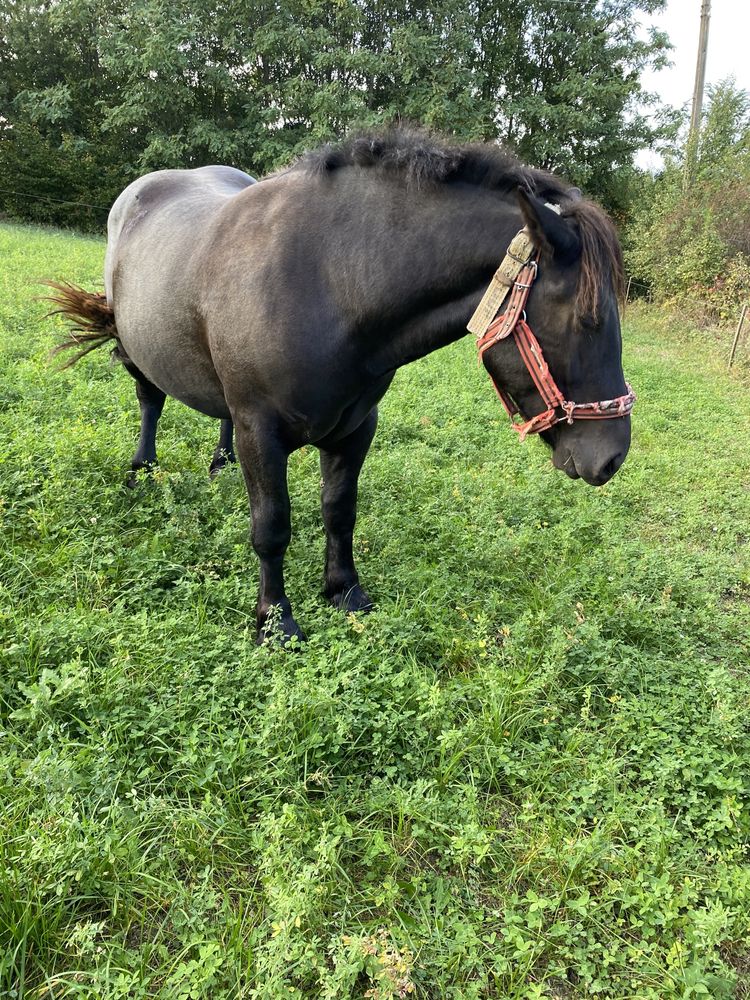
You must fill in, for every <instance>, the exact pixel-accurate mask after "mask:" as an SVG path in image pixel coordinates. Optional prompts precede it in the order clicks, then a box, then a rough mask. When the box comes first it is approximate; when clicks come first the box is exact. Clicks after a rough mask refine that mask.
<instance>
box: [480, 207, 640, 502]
mask: <svg viewBox="0 0 750 1000" xmlns="http://www.w3.org/2000/svg"><path fill="white" fill-rule="evenodd" d="M519 200H520V205H521V212H522V214H523V219H524V222H525V224H526V227H527V229H528V231H529V233H530V235H531V239H532V241H533V243H534V246H535V248H536V249H537V251H538V277H537V279H536V280H535V281H534V284H533V288H532V290H531V292H530V294H529V298H528V301H527V304H526V319H527V321H528V326H529V328H530V329H531V330H532V331H533V334H534V335H535V336H536V338H537V340H538V341H539V344H540V345H541V348H542V351H543V354H544V359H545V360H546V362H547V365H548V366H549V371H550V373H551V375H552V378H553V379H554V381H555V382H556V383H557V386H558V387H559V389H560V390H561V392H562V395H563V397H564V399H565V400H566V401H570V402H574V403H576V404H581V403H598V402H602V401H609V400H616V399H617V398H618V397H624V396H625V395H626V394H627V392H628V388H627V387H626V384H625V379H624V376H623V371H622V363H621V354H622V341H621V337H620V318H619V313H618V292H619V291H620V289H621V286H622V257H621V252H620V248H619V243H618V241H617V236H616V234H615V230H614V227H613V225H612V223H611V222H610V220H609V219H608V218H607V216H606V215H605V214H604V213H603V212H602V211H601V209H599V208H597V207H596V206H595V205H594V204H593V203H591V202H586V201H583V200H581V199H580V194H579V193H578V192H577V191H575V189H574V191H573V197H572V198H570V199H569V201H568V203H567V205H566V207H565V208H564V209H563V212H562V214H558V213H557V212H556V211H555V210H553V209H552V208H549V207H547V205H546V204H545V203H544V202H542V201H541V200H539V199H538V198H536V197H534V196H533V195H529V194H527V193H526V192H524V191H521V192H519ZM483 358H484V363H485V366H486V368H487V370H488V372H489V373H490V375H491V376H492V378H493V380H494V381H495V383H496V385H497V386H498V388H499V389H500V390H502V392H503V393H504V394H505V395H506V396H507V397H510V400H512V402H513V403H515V405H516V406H517V408H518V410H519V412H520V414H521V416H522V417H523V419H524V420H530V419H531V418H532V417H535V416H537V415H538V414H541V413H543V412H544V411H546V410H547V409H548V403H547V402H545V401H544V400H543V398H542V396H541V394H540V391H539V389H538V388H537V386H536V385H535V383H534V381H533V380H532V377H531V375H530V373H529V370H528V368H527V366H526V364H524V362H523V360H522V357H521V353H520V351H519V347H518V345H517V344H516V342H515V340H514V337H512V336H508V337H507V338H506V339H503V340H500V341H498V342H497V343H496V344H493V345H492V346H491V347H490V348H489V349H488V350H486V352H485V353H484V355H483ZM561 412H562V411H558V414H557V415H558V417H559V416H560V414H561ZM592 412H593V413H596V412H598V411H596V410H592V409H589V410H588V411H587V410H586V408H581V409H580V410H578V411H574V416H575V415H576V413H580V414H581V418H579V417H577V416H576V419H573V421H572V422H568V421H567V420H565V421H561V422H559V423H555V424H554V425H553V426H550V427H548V428H547V429H543V430H542V431H541V437H542V438H543V439H544V440H545V441H546V442H547V443H548V444H549V445H550V446H551V448H552V452H553V455H552V461H553V464H554V465H555V467H556V468H558V469H562V470H563V471H564V472H567V474H568V475H569V476H570V477H571V478H573V479H578V478H579V477H580V478H581V479H583V480H585V481H586V482H587V483H590V484H591V485H592V486H601V485H603V484H604V483H606V482H607V481H608V480H609V479H611V478H612V476H614V474H615V473H616V472H617V470H618V469H619V468H620V466H621V465H622V463H623V462H624V460H625V456H626V455H627V453H628V448H629V447H630V416H629V415H624V416H617V417H615V418H614V419H585V418H583V417H584V414H586V415H591V413H592ZM602 412H603V413H608V412H611V411H607V410H606V409H604V410H603V411H602Z"/></svg>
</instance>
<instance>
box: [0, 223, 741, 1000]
mask: <svg viewBox="0 0 750 1000" xmlns="http://www.w3.org/2000/svg"><path fill="white" fill-rule="evenodd" d="M103 252H104V247H103V244H102V243H101V242H100V241H98V240H91V239H83V238H78V237H74V236H71V235H69V234H61V233H55V232H53V231H50V230H42V229H33V228H29V227H14V226H7V225H5V226H1V227H0V259H2V261H3V265H2V269H1V270H0V437H1V439H2V446H1V447H0V481H1V482H2V507H1V508H0V517H2V526H3V546H2V551H1V553H0V588H1V592H0V660H1V661H2V670H1V671H0V811H1V815H2V830H1V832H0V838H1V839H0V997H7V998H24V997H34V998H61V997H66V998H67V997H81V998H83V997H86V998H89V997H90V998H108V1000H109V998H111V1000H115V998H139V997H160V998H165V1000H167V998H168V1000H199V998H203V997H206V998H208V997H211V998H239V997H247V998H264V1000H275V998H282V997H298V998H302V997H305V998H307V997H321V998H336V1000H349V998H351V1000H354V998H364V997H374V998H377V1000H385V998H391V997H399V996H411V995H413V996H415V997H422V998H430V1000H433V998H461V1000H472V998H476V1000H478V998H486V997H496V998H522V997H523V998H532V997H557V998H584V997H586V998H587V997H611V998H618V1000H624V998H632V1000H635V998H639V1000H640V998H644V1000H645V998H656V997H658V998H678V997H679V998H688V997H698V996H709V997H732V996H734V997H737V998H742V997H747V996H748V995H750V990H749V988H748V981H749V979H750V950H749V947H748V934H749V931H750V867H748V841H749V839H750V731H749V729H748V695H749V694H750V684H749V683H748V651H749V646H750V561H749V560H748V548H747V532H748V520H749V518H748V515H749V514H750V399H748V396H747V393H746V391H744V390H743V386H742V383H741V381H739V380H737V379H736V378H729V377H728V376H727V375H726V373H725V371H724V360H723V358H724V352H719V351H717V348H716V344H715V343H713V342H711V341H709V340H707V339H705V338H704V337H700V336H697V335H693V334H690V333H689V332H688V333H685V332H684V331H679V330H676V329H673V328H670V327H669V326H668V324H666V322H665V321H664V319H663V318H662V317H660V316H659V315H658V314H657V313H656V312H654V311H643V310H642V311H638V310H633V312H632V313H630V314H629V317H628V323H627V330H626V361H625V364H626V370H627V372H628V376H629V378H630V379H631V381H632V382H633V384H634V385H635V387H636V389H637V391H638V393H639V397H640V399H639V403H638V406H637V409H636V416H635V418H634V442H633V448H632V451H631V454H630V457H629V458H628V461H627V462H626V464H625V466H624V468H623V469H622V471H621V472H620V473H619V474H618V476H617V477H616V478H615V480H614V481H613V482H612V483H610V484H608V485H607V486H606V487H604V488H602V489H600V490H593V489H591V488H588V487H585V486H582V485H581V484H578V483H573V482H570V481H569V480H567V479H566V478H565V477H563V476H562V475H560V474H559V473H556V472H555V471H554V470H553V469H552V468H551V466H550V463H549V460H548V457H547V455H546V454H545V452H544V449H543V447H542V446H541V445H540V444H539V443H538V442H528V443H527V444H526V445H524V446H520V445H519V444H518V443H517V441H516V440H515V436H514V435H513V434H512V432H511V431H510V429H509V427H508V426H507V422H506V420H505V418H504V414H503V413H502V411H501V408H500V407H499V406H498V404H497V401H496V399H495V397H494V393H493V392H492V390H491V387H490V386H489V384H488V382H487V380H486V379H485V377H484V376H483V374H482V373H481V372H479V371H478V370H477V368H476V363H475V360H474V357H473V354H472V345H471V343H469V342H468V339H467V341H466V342H462V343H459V344H457V345H454V346H453V347H452V348H449V349H446V350H445V351H442V352H439V353H438V354H436V355H434V356H433V357H431V358H429V359H426V360H425V361H422V362H419V363H416V364H414V365H412V366H411V367H409V368H408V369H406V370H404V371H403V372H401V373H400V374H399V376H398V377H397V379H396V382H395V384H394V386H393V388H392V390H391V392H390V393H389V394H388V396H387V397H386V400H385V403H384V406H383V408H382V419H381V426H380V429H379V432H378V437H377V439H376V443H375V446H374V447H373V450H372V453H371V455H370V457H369V459H368V463H367V465H366V467H365V472H364V474H363V480H362V496H361V502H360V520H359V526H358V534H357V548H358V553H359V565H360V571H361V574H362V578H363V581H364V582H365V584H366V586H367V587H368V590H369V591H370V592H371V594H372V595H373V596H374V597H375V598H376V600H377V610H376V611H375V612H374V613H373V614H371V615H370V616H368V617H366V618H359V617H354V616H349V617H346V616H341V615H339V614H338V613H336V612H335V611H333V610H332V609H330V608H328V607H326V605H325V603H324V601H323V599H322V598H321V596H320V593H319V591H320V582H321V572H322V552H323V541H322V529H321V523H320V518H319V512H318V479H319V477H318V472H317V456H316V453H315V451H314V450H313V449H305V450H303V451H302V452H300V453H297V454H296V455H295V456H293V459H292V462H291V473H290V479H291V492H292V499H293V504H294V539H293V542H292V546H291V549H290V553H289V556H288V567H289V572H288V578H289V581H290V587H291V590H290V596H291V598H292V601H293V604H294V607H295V609H296V612H297V615H298V618H299V620H300V622H301V623H302V624H303V626H304V627H305V628H306V630H307V631H308V633H309V634H310V636H311V638H310V641H309V643H308V644H307V645H306V646H305V648H304V650H303V651H302V652H301V653H299V654H296V655H290V654H285V653H284V652H283V651H275V652H269V651H266V650H258V649H256V648H255V647H254V645H253V631H252V625H253V623H252V614H253V606H254V599H255V578H256V562H255V558H254V556H253V554H252V552H251V550H250V548H249V546H248V544H247V509H246V499H245V493H244V488H243V485H242V482H241V475H240V473H239V470H237V469H229V470H227V471H226V472H224V473H223V474H222V475H221V476H220V477H219V478H218V480H217V481H215V482H210V481H209V480H208V477H207V466H208V462H209V459H210V455H211V451H212V448H213V444H214V437H215V435H216V433H217V427H216V425H215V424H214V423H213V422H211V421H209V420H207V419H205V418H203V417H201V416H200V415H198V414H196V413H193V412H190V411H188V410H186V409H185V408H183V407H181V406H179V404H176V403H169V404H168V405H167V408H166V411H165V415H164V418H163V427H162V431H161V438H160V453H161V459H162V469H161V471H160V472H159V473H158V475H157V476H156V478H155V480H154V481H153V482H152V483H144V484H143V485H142V487H141V488H139V489H138V490H136V491H127V490H125V489H124V488H123V485H122V484H123V481H124V476H125V471H126V469H127V467H128V463H129V459H130V454H131V452H132V450H133V448H134V444H135V437H136V429H137V418H136V405H135V398H134V391H133V385H132V382H131V380H130V378H129V377H128V376H127V375H126V373H125V372H124V371H122V369H120V368H118V367H112V366H110V365H109V364H108V361H107V357H106V355H105V354H104V352H100V353H99V355H98V356H97V355H92V356H91V357H90V358H87V359H85V360H84V361H82V362H81V363H80V364H79V365H78V366H77V367H76V368H75V369H74V370H72V371H71V372H68V373H64V374H59V373H57V372H55V371H54V369H53V367H51V366H50V365H49V363H48V361H47V359H46V352H47V350H48V349H49V347H50V345H51V344H52V343H53V341H54V332H55V322H53V321H45V320H43V319H42V315H43V312H44V306H43V305H42V304H40V303H39V302H36V301H34V299H33V296H34V295H35V294H36V293H37V289H36V288H35V286H34V284H33V283H34V281H35V280H36V279H38V278H41V277H66V278H69V279H71V280H74V281H78V282H80V283H82V284H86V285H92V284H95V283H97V282H98V281H99V279H100V274H101V266H102V259H103Z"/></svg>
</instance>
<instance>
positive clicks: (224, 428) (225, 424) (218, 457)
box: [208, 420, 237, 479]
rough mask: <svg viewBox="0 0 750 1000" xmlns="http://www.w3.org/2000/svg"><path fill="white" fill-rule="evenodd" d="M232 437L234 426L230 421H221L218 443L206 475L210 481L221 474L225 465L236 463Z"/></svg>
mask: <svg viewBox="0 0 750 1000" xmlns="http://www.w3.org/2000/svg"><path fill="white" fill-rule="evenodd" d="M233 436H234V424H233V423H232V421H231V420H222V422H221V430H220V431H219V443H218V444H217V445H216V450H215V451H214V457H213V458H212V459H211V465H210V466H209V469H208V474H209V476H211V478H212V479H213V477H214V476H216V475H218V474H219V472H221V470H222V469H223V468H224V466H225V465H228V464H229V463H230V462H236V461H237V459H236V457H235V454H234V448H233V445H232V439H233Z"/></svg>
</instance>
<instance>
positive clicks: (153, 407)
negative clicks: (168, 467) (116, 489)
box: [118, 350, 167, 488]
mask: <svg viewBox="0 0 750 1000" xmlns="http://www.w3.org/2000/svg"><path fill="white" fill-rule="evenodd" d="M118 356H119V358H120V360H121V361H122V363H123V365H124V366H125V368H126V369H127V370H128V372H129V373H130V374H131V375H132V376H133V378H134V379H135V394H136V396H137V397H138V405H139V406H140V408H141V432H140V435H139V437H138V447H137V448H136V451H135V455H133V461H132V462H131V463H130V467H131V469H132V470H133V471H132V472H131V473H130V475H129V476H128V478H127V480H126V485H127V486H129V487H131V488H132V487H134V486H135V485H136V483H137V481H138V471H139V470H140V469H145V470H146V471H150V470H151V469H153V468H154V467H155V466H156V465H158V459H157V457H156V428H157V425H158V423H159V417H160V416H161V411H162V410H163V409H164V400H165V399H166V398H167V397H166V393H163V392H162V391H161V389H158V388H157V387H156V386H155V385H154V384H153V382H149V380H148V379H147V378H146V376H145V375H144V374H143V372H142V371H141V370H140V369H139V368H136V366H135V365H134V364H133V362H132V361H131V360H130V358H125V357H123V352H121V351H119V350H118Z"/></svg>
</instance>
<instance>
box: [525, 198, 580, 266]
mask: <svg viewBox="0 0 750 1000" xmlns="http://www.w3.org/2000/svg"><path fill="white" fill-rule="evenodd" d="M518 203H519V205H520V206H521V214H522V215H523V221H524V222H525V223H526V228H527V229H528V231H529V234H530V236H531V241H532V243H533V244H534V246H535V247H536V248H537V250H540V251H542V252H547V253H550V254H552V255H553V256H554V257H556V258H557V259H558V260H559V261H560V262H561V263H571V262H572V261H573V260H575V259H576V258H577V257H578V256H579V255H580V252H581V244H580V240H579V239H578V234H577V233H576V231H575V228H574V226H573V224H572V223H571V222H569V221H568V220H567V219H564V218H562V217H561V216H560V215H559V214H558V213H557V212H556V211H555V210H554V209H552V208H549V207H548V206H547V205H545V203H544V202H543V201H540V199H539V198H537V197H536V196H535V195H533V194H531V192H529V191H526V190H525V189H524V188H519V189H518Z"/></svg>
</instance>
